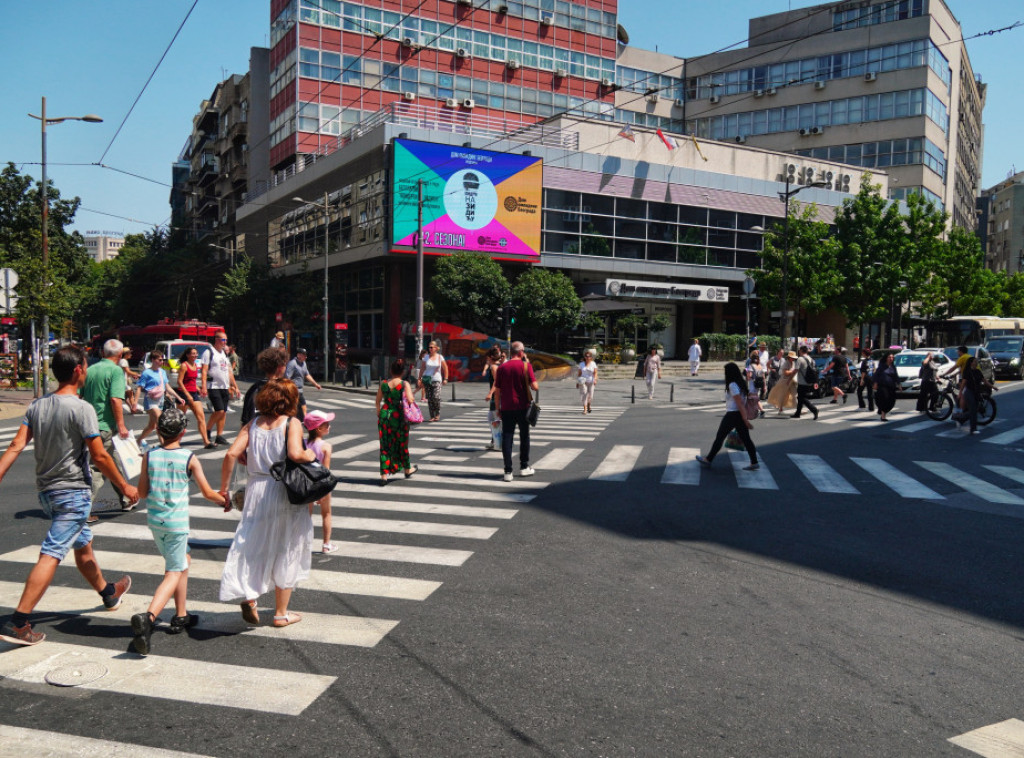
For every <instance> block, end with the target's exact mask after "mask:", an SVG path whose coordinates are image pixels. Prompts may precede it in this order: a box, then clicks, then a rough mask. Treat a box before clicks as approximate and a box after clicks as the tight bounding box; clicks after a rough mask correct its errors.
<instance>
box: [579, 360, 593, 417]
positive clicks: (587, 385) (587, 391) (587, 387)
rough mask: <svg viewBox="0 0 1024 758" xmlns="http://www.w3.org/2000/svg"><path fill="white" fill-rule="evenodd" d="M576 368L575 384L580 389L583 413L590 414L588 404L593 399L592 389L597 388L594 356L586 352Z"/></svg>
mask: <svg viewBox="0 0 1024 758" xmlns="http://www.w3.org/2000/svg"><path fill="white" fill-rule="evenodd" d="M576 368H577V371H579V376H577V378H576V383H577V385H579V388H580V402H581V403H583V412H584V413H590V403H591V401H593V399H594V388H595V387H596V386H597V361H595V360H594V354H593V353H592V352H590V351H589V350H587V351H586V352H585V353H584V354H583V362H582V363H580V365H579V366H577V367H576Z"/></svg>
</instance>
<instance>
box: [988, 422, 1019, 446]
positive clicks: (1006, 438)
mask: <svg viewBox="0 0 1024 758" xmlns="http://www.w3.org/2000/svg"><path fill="white" fill-rule="evenodd" d="M1021 439H1024V426H1018V427H1017V428H1016V429H1011V430H1010V431H1008V432H1003V433H1002V434H997V435H996V436H995V437H989V438H988V439H985V440H982V442H985V443H987V444H990V445H1010V444H1012V443H1014V442H1016V441H1017V440H1021Z"/></svg>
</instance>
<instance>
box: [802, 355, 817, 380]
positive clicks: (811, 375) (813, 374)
mask: <svg viewBox="0 0 1024 758" xmlns="http://www.w3.org/2000/svg"><path fill="white" fill-rule="evenodd" d="M804 379H805V380H806V381H807V383H808V384H812V385H813V384H817V383H818V366H817V365H816V364H815V363H814V359H813V358H807V367H806V368H805V369H804Z"/></svg>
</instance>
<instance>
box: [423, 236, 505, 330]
mask: <svg viewBox="0 0 1024 758" xmlns="http://www.w3.org/2000/svg"><path fill="white" fill-rule="evenodd" d="M430 284H431V287H432V288H433V297H432V298H431V302H430V305H431V307H432V308H433V310H434V312H435V313H437V314H438V315H439V316H443V317H446V318H450V319H451V320H452V321H454V322H455V323H457V324H459V325H460V326H463V327H465V328H467V329H485V328H487V326H488V325H493V324H494V323H495V319H496V317H497V315H498V314H499V313H501V309H502V308H503V307H504V305H505V303H506V302H508V299H509V295H510V293H511V287H510V286H509V283H508V280H507V279H506V278H505V274H504V273H503V272H502V270H501V266H500V265H498V263H497V262H495V261H493V260H491V259H490V258H487V257H486V256H483V255H475V254H473V253H455V254H454V255H450V256H447V257H445V258H441V259H439V260H438V261H437V268H436V270H435V273H434V276H433V277H431V279H430Z"/></svg>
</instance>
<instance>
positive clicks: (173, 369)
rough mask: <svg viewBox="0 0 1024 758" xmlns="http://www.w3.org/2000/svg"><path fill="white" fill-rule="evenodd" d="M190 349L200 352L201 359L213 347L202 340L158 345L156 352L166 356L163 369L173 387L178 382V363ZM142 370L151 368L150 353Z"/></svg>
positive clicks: (163, 341) (146, 356)
mask: <svg viewBox="0 0 1024 758" xmlns="http://www.w3.org/2000/svg"><path fill="white" fill-rule="evenodd" d="M190 347H194V348H195V349H196V350H197V351H198V353H199V357H200V358H202V357H203V353H205V352H206V351H207V350H209V349H210V348H211V347H213V345H211V344H210V343H209V342H203V341H202V340H160V342H157V343H156V347H155V348H154V350H159V351H160V352H161V353H163V354H164V366H163V368H164V371H166V372H167V376H168V378H169V379H170V380H171V386H174V385H175V384H177V382H178V362H179V360H180V359H181V356H182V355H183V354H184V353H185V351H186V350H187V349H188V348H190ZM142 368H144V369H147V368H149V352H147V353H146V355H145V356H144V357H143V359H142Z"/></svg>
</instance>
